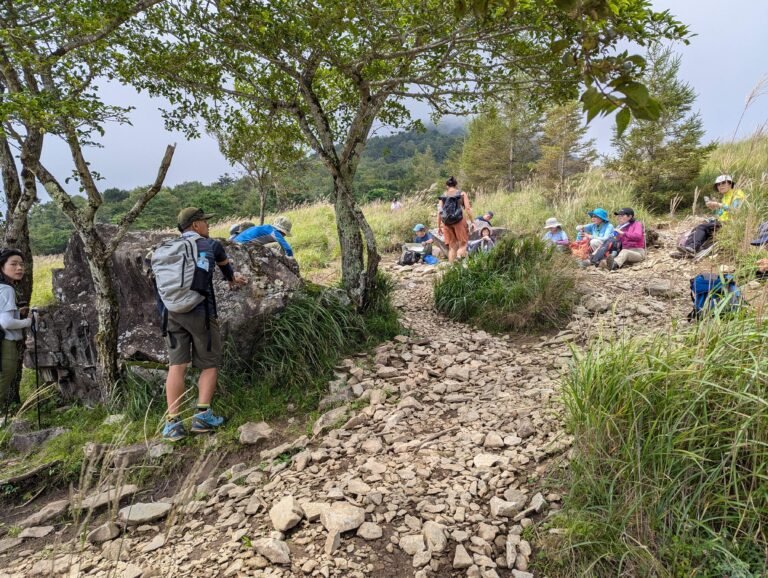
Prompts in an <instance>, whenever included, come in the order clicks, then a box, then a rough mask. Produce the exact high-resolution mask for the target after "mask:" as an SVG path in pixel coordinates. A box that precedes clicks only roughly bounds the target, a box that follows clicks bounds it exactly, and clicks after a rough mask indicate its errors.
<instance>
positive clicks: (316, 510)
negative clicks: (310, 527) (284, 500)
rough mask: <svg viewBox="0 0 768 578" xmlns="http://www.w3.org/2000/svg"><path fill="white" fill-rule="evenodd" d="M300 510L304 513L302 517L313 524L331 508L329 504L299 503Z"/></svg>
mask: <svg viewBox="0 0 768 578" xmlns="http://www.w3.org/2000/svg"><path fill="white" fill-rule="evenodd" d="M300 505H301V509H302V510H303V511H304V516H306V518H307V520H309V521H310V522H315V521H317V520H319V519H320V514H322V513H323V512H324V511H326V510H327V509H329V508H330V507H331V505H330V504H326V503H324V502H301V504H300Z"/></svg>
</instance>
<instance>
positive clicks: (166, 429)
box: [163, 421, 187, 442]
mask: <svg viewBox="0 0 768 578" xmlns="http://www.w3.org/2000/svg"><path fill="white" fill-rule="evenodd" d="M185 437H187V430H186V429H185V428H184V424H183V423H181V422H180V421H167V422H165V426H163V439H164V440H167V441H169V442H177V441H179V440H180V439H184V438H185Z"/></svg>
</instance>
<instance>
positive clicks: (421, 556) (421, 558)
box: [413, 550, 432, 568]
mask: <svg viewBox="0 0 768 578" xmlns="http://www.w3.org/2000/svg"><path fill="white" fill-rule="evenodd" d="M431 559H432V552H430V551H429V550H421V551H419V552H416V554H414V556H413V567H414V568H421V567H422V566H426V565H427V564H429V561H430V560H431Z"/></svg>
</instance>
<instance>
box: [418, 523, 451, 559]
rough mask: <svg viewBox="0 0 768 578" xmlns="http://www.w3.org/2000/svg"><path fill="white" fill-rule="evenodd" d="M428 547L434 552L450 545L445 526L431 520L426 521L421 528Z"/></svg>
mask: <svg viewBox="0 0 768 578" xmlns="http://www.w3.org/2000/svg"><path fill="white" fill-rule="evenodd" d="M421 533H422V535H423V536H424V541H425V542H426V545H427V548H428V549H429V550H432V551H433V552H442V551H443V550H445V548H446V546H448V539H447V538H446V537H445V526H443V525H441V524H438V523H437V522H433V521H431V520H429V521H426V522H424V525H423V526H422V528H421Z"/></svg>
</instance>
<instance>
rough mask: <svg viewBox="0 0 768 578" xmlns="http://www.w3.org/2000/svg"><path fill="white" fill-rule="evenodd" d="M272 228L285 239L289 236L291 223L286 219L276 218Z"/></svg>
mask: <svg viewBox="0 0 768 578" xmlns="http://www.w3.org/2000/svg"><path fill="white" fill-rule="evenodd" d="M272 226H273V227H274V228H275V229H277V230H278V231H280V232H281V233H282V234H283V235H285V236H286V237H290V236H291V228H292V227H293V225H291V221H290V219H289V218H288V217H276V218H275V220H274V222H273V223H272Z"/></svg>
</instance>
